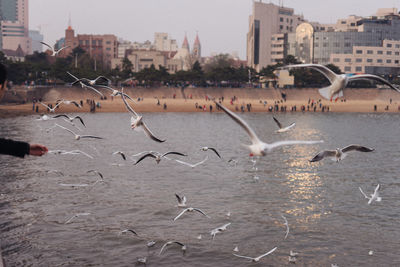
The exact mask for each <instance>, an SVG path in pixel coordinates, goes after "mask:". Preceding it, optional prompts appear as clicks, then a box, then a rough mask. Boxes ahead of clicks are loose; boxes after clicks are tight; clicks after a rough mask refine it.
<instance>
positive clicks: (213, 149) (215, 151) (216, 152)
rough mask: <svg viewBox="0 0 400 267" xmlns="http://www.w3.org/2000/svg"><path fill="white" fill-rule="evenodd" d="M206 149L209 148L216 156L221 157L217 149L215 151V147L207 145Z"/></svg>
mask: <svg viewBox="0 0 400 267" xmlns="http://www.w3.org/2000/svg"><path fill="white" fill-rule="evenodd" d="M208 149H211V150H212V151H214V153H215V154H217V156H218V157H219V158H221V156H220V155H219V153H218V151H217V150H216V149H215V148H213V147H209V148H208Z"/></svg>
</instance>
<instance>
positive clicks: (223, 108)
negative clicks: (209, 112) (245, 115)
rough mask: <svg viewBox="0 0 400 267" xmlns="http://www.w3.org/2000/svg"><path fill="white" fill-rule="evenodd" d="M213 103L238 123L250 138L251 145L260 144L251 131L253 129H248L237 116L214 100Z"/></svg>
mask: <svg viewBox="0 0 400 267" xmlns="http://www.w3.org/2000/svg"><path fill="white" fill-rule="evenodd" d="M214 103H215V104H216V105H217V106H218V107H219V108H221V109H222V110H223V111H225V113H226V114H228V116H229V117H231V118H232V119H233V120H234V121H235V122H236V123H238V124H239V125H240V126H241V127H242V128H243V129H244V130H245V131H246V133H247V134H248V135H249V136H250V140H251V142H252V143H253V144H258V143H261V141H260V139H259V138H258V137H257V135H256V133H255V132H254V131H253V129H251V128H250V126H249V125H248V124H247V123H246V122H245V121H244V120H243V119H241V118H240V117H239V116H237V115H236V114H235V113H233V112H232V111H230V110H229V109H227V108H226V107H224V106H223V105H221V104H220V103H218V102H217V101H215V100H214Z"/></svg>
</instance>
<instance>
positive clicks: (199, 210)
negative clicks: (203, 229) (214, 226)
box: [193, 208, 210, 218]
mask: <svg viewBox="0 0 400 267" xmlns="http://www.w3.org/2000/svg"><path fill="white" fill-rule="evenodd" d="M193 210H195V211H198V212H200V213H201V214H203V215H204V216H206V217H207V218H210V216H208V215H207V214H205V213H204V212H203V211H202V210H201V209H197V208H193Z"/></svg>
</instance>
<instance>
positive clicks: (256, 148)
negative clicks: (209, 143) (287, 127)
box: [213, 100, 323, 156]
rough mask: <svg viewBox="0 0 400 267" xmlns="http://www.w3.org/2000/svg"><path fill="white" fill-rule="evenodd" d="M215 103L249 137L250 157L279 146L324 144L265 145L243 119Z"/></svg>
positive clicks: (315, 142) (294, 142)
mask: <svg viewBox="0 0 400 267" xmlns="http://www.w3.org/2000/svg"><path fill="white" fill-rule="evenodd" d="M213 101H214V103H215V104H216V105H217V106H218V107H220V108H221V109H222V110H223V111H225V113H226V114H227V115H228V116H229V117H231V118H232V119H233V120H234V121H235V122H236V123H238V124H239V125H240V126H241V127H242V128H243V129H244V130H245V131H246V133H247V134H248V135H249V137H250V140H251V142H252V144H251V145H249V146H246V147H247V148H248V149H250V156H265V155H266V154H267V152H271V151H272V150H273V149H274V148H276V147H279V146H285V145H297V144H304V145H312V144H317V143H322V142H323V141H301V140H286V141H278V142H275V143H271V144H268V143H264V142H262V141H261V140H260V139H259V138H258V137H257V135H256V133H255V132H254V131H253V129H251V128H250V126H249V125H248V124H247V123H246V122H245V121H244V120H243V119H241V118H240V117H239V116H237V115H236V114H235V113H233V112H232V111H230V110H229V109H227V108H226V107H224V106H223V105H221V104H220V103H218V102H217V101H215V100H213Z"/></svg>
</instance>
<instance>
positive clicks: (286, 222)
mask: <svg viewBox="0 0 400 267" xmlns="http://www.w3.org/2000/svg"><path fill="white" fill-rule="evenodd" d="M281 216H282V218H283V219H284V220H285V223H284V225H285V226H286V234H285V239H286V238H287V236H288V234H289V223H288V221H287V220H286V217H285V216H283V215H281Z"/></svg>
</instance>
